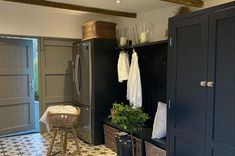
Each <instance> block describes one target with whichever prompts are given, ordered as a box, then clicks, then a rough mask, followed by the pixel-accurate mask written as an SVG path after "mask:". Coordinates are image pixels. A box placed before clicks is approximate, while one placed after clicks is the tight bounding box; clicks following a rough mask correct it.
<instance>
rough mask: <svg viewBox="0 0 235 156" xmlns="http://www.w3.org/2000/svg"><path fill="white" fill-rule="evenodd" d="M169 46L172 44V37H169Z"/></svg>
mask: <svg viewBox="0 0 235 156" xmlns="http://www.w3.org/2000/svg"><path fill="white" fill-rule="evenodd" d="M170 46H172V38H171V37H170Z"/></svg>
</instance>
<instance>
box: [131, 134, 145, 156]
mask: <svg viewBox="0 0 235 156" xmlns="http://www.w3.org/2000/svg"><path fill="white" fill-rule="evenodd" d="M133 141H134V146H135V148H134V149H135V156H143V144H144V143H143V140H141V139H138V138H136V137H133Z"/></svg>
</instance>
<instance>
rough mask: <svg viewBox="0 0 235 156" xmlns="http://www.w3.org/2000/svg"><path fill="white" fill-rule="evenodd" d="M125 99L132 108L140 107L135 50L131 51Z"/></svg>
mask: <svg viewBox="0 0 235 156" xmlns="http://www.w3.org/2000/svg"><path fill="white" fill-rule="evenodd" d="M127 99H128V100H129V101H130V103H131V104H132V105H133V107H134V108H137V107H141V106H142V86H141V79H140V70H139V64H138V55H137V53H136V52H135V50H133V54H132V59H131V67H130V71H129V77H128V81H127Z"/></svg>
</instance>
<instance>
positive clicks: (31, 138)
mask: <svg viewBox="0 0 235 156" xmlns="http://www.w3.org/2000/svg"><path fill="white" fill-rule="evenodd" d="M58 136H59V135H58V134H57V138H56V141H55V145H54V146H53V152H52V154H54V155H56V156H60V155H61V154H60V153H58V152H59V151H60V148H59V138H58ZM51 138H52V135H51V134H50V133H44V134H40V133H34V134H28V135H20V136H13V137H5V138H0V156H45V155H46V152H47V148H48V146H49V143H50V141H51ZM79 146H80V148H81V156H116V153H115V152H113V151H112V150H110V149H108V148H107V147H105V146H104V145H99V146H92V145H89V144H86V143H85V142H83V141H81V140H79ZM75 151H76V146H75V143H74V141H73V139H72V136H68V146H67V152H66V153H67V154H66V156H67V155H68V156H75Z"/></svg>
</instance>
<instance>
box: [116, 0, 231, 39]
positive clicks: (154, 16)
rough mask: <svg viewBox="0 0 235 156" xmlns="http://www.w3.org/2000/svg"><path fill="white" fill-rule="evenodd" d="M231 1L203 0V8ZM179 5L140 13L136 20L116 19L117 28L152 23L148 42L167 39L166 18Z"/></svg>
mask: <svg viewBox="0 0 235 156" xmlns="http://www.w3.org/2000/svg"><path fill="white" fill-rule="evenodd" d="M230 1H233V0H205V6H204V8H207V7H211V6H215V5H219V4H222V3H226V2H230ZM180 6H181V5H178V4H175V5H169V7H163V8H160V9H156V10H152V11H147V12H141V13H138V14H137V19H128V18H120V17H118V18H117V23H118V28H122V27H132V26H133V24H134V23H143V22H147V23H148V22H153V23H154V25H155V29H154V31H153V32H154V34H153V35H152V37H151V38H150V41H158V40H164V39H166V38H167V37H166V36H165V32H166V30H167V27H168V18H169V17H172V16H173V15H174V14H175V12H176V10H177V8H179V7H180ZM192 10H198V9H196V8H192Z"/></svg>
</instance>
